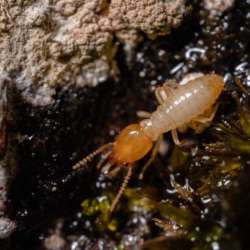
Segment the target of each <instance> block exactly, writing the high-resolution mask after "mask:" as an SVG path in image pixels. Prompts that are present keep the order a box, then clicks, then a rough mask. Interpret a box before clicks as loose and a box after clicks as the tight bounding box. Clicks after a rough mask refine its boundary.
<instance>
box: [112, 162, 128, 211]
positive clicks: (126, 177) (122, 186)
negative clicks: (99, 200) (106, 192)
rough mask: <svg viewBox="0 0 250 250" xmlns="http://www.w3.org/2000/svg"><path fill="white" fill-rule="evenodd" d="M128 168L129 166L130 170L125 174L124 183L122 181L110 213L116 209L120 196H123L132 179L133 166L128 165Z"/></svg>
mask: <svg viewBox="0 0 250 250" xmlns="http://www.w3.org/2000/svg"><path fill="white" fill-rule="evenodd" d="M127 168H128V172H127V174H126V176H125V178H124V180H123V183H122V185H121V187H120V189H119V191H118V193H117V195H116V197H115V199H114V200H113V202H112V204H111V207H110V213H112V212H113V211H114V209H115V207H116V205H117V203H118V201H119V200H120V198H121V196H122V194H123V192H124V190H125V188H126V187H127V185H128V182H129V179H130V177H131V175H132V166H127Z"/></svg>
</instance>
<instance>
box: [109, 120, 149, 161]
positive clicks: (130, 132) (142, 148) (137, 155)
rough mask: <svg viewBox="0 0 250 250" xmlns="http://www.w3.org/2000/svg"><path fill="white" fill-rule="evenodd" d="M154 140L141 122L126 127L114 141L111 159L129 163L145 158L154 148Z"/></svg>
mask: <svg viewBox="0 0 250 250" xmlns="http://www.w3.org/2000/svg"><path fill="white" fill-rule="evenodd" d="M152 146H153V142H152V140H151V139H150V138H149V137H148V136H147V135H146V134H145V133H144V131H143V129H142V128H141V126H140V125H139V124H131V125H129V126H127V127H126V128H124V129H123V130H122V131H121V132H120V134H119V135H118V137H117V139H116V140H115V142H114V146H113V149H112V155H111V159H112V161H113V162H114V163H116V164H129V163H133V162H135V161H138V160H140V159H141V158H143V157H144V156H145V155H146V154H147V153H148V152H149V151H150V150H151V148H152Z"/></svg>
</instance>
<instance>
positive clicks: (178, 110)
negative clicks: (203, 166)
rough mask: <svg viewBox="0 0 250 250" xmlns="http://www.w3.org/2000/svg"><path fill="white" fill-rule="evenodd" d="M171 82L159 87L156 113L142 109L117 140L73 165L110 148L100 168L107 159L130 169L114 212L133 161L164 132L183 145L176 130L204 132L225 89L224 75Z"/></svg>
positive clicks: (196, 76) (117, 167)
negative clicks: (136, 120) (175, 84)
mask: <svg viewBox="0 0 250 250" xmlns="http://www.w3.org/2000/svg"><path fill="white" fill-rule="evenodd" d="M169 83H170V82H169V81H167V82H166V83H165V84H163V85H162V86H160V87H157V88H156V90H155V96H156V99H157V100H158V102H159V106H158V107H157V109H156V110H155V111H154V112H152V113H147V112H140V113H139V116H140V117H142V118H143V119H142V120H141V121H140V122H139V123H134V124H130V125H128V126H127V127H125V128H124V129H123V130H122V131H121V132H120V133H119V135H118V136H117V138H116V140H115V141H114V142H112V143H108V144H105V145H104V146H101V147H100V148H98V149H97V150H96V151H94V152H93V153H91V154H90V155H88V156H87V157H84V158H83V159H82V160H81V161H79V162H78V163H76V164H75V165H74V166H73V169H75V170H76V169H79V168H82V167H83V166H86V164H87V163H88V162H89V161H91V160H92V159H93V158H94V157H95V156H96V155H98V154H100V153H102V152H104V151H107V153H106V154H105V157H104V158H103V159H102V160H101V161H100V163H99V164H98V166H99V167H100V166H102V164H104V163H105V161H106V164H108V166H109V168H108V171H109V170H110V168H111V166H112V167H115V168H114V170H115V171H117V170H120V169H121V168H122V167H126V168H127V174H126V176H125V178H124V181H123V183H122V185H121V187H120V189H119V191H118V193H117V195H116V197H115V199H114V201H113V202H112V204H111V208H110V210H111V212H112V211H113V210H114V208H115V206H116V204H117V202H118V201H119V199H120V197H121V195H122V193H123V191H124V189H125V188H126V186H127V184H128V181H129V179H130V177H131V175H132V166H133V163H135V162H136V161H138V160H140V159H142V158H143V157H144V156H145V155H146V154H148V153H149V152H150V151H151V150H152V147H153V145H154V144H155V142H156V141H157V140H158V139H159V138H160V137H161V135H162V134H164V133H166V132H169V131H171V134H172V138H173V141H174V143H175V144H177V145H179V146H182V145H183V144H184V142H183V141H180V140H179V139H178V133H177V130H180V131H185V129H186V128H188V127H190V128H192V129H194V130H195V131H196V132H197V133H201V132H202V131H203V130H204V129H205V128H206V127H207V126H208V124H209V123H210V122H211V121H212V120H213V118H214V115H215V113H216V110H217V105H216V100H217V99H218V97H219V96H220V94H221V92H222V91H223V88H224V81H223V78H222V77H221V76H219V75H217V74H214V73H213V74H207V75H203V74H199V73H196V74H190V75H188V76H187V77H185V78H184V79H183V80H182V81H181V82H180V84H179V85H178V86H177V87H176V88H172V87H170V86H169ZM105 166H107V165H105ZM114 170H113V171H114ZM113 171H112V172H113Z"/></svg>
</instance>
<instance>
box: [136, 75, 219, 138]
mask: <svg viewBox="0 0 250 250" xmlns="http://www.w3.org/2000/svg"><path fill="white" fill-rule="evenodd" d="M223 87H224V82H223V79H222V78H221V77H220V76H218V75H216V74H209V75H204V76H198V77H197V78H196V79H192V80H190V81H188V82H187V83H186V84H185V85H179V86H178V87H177V88H176V89H170V88H169V87H166V86H165V87H164V86H163V87H160V88H161V90H160V94H161V97H160V98H158V100H159V99H160V100H159V101H160V105H159V106H158V107H157V109H156V110H155V111H154V112H153V113H152V114H151V115H150V117H149V118H148V119H144V120H142V121H141V122H140V125H141V127H142V128H143V130H144V132H145V133H146V134H147V135H148V136H149V137H150V138H151V139H152V140H156V139H157V138H158V137H159V136H160V135H161V134H163V133H166V132H168V131H170V130H174V129H177V128H179V127H181V126H183V125H187V124H188V123H189V122H191V121H192V120H193V119H195V118H196V117H198V116H200V115H202V114H203V113H204V112H206V110H208V109H209V108H211V107H212V106H213V104H214V103H215V101H216V100H217V98H218V97H219V95H220V93H221V91H222V90H223Z"/></svg>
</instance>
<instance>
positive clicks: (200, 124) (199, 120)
mask: <svg viewBox="0 0 250 250" xmlns="http://www.w3.org/2000/svg"><path fill="white" fill-rule="evenodd" d="M217 109H218V104H216V105H215V106H213V107H211V108H209V109H207V110H206V111H205V112H204V113H203V114H202V115H199V116H198V117H196V118H195V119H193V120H192V121H191V122H189V124H188V127H190V128H192V129H193V130H194V131H195V132H196V133H197V134H200V133H202V132H203V131H204V130H205V129H206V128H207V127H208V126H209V125H210V123H211V121H212V120H213V119H214V116H215V113H216V111H217Z"/></svg>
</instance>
